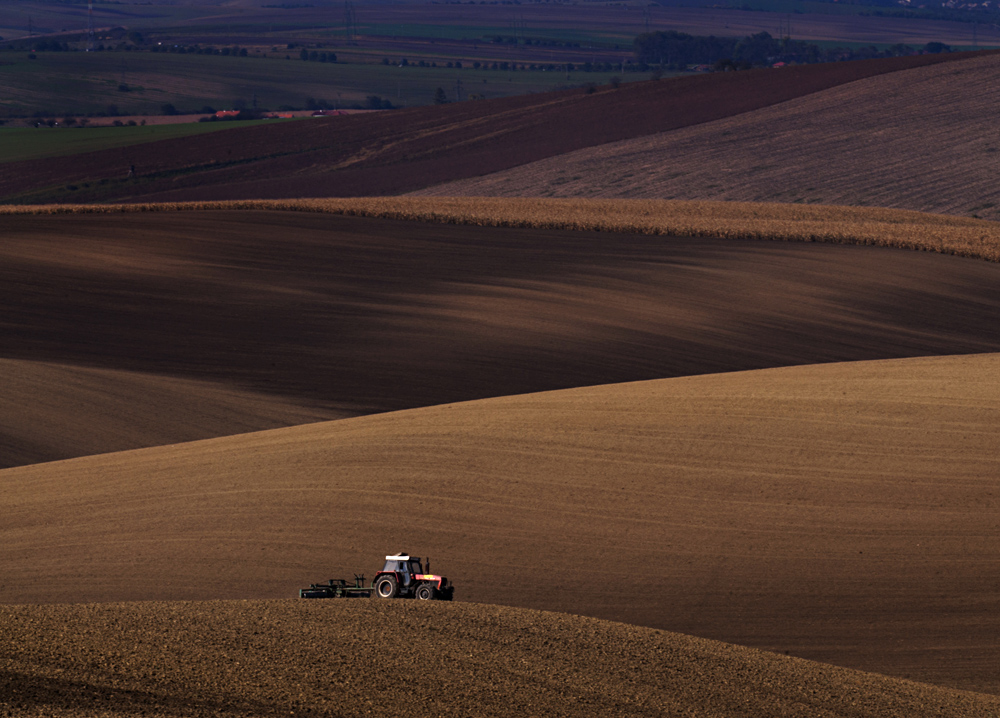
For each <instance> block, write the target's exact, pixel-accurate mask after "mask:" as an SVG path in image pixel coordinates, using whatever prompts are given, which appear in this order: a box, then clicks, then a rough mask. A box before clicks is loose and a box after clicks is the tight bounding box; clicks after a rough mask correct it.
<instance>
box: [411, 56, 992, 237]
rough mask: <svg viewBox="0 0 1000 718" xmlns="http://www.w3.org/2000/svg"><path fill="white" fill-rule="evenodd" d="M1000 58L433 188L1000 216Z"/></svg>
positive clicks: (876, 80) (921, 71) (843, 89)
mask: <svg viewBox="0 0 1000 718" xmlns="http://www.w3.org/2000/svg"><path fill="white" fill-rule="evenodd" d="M998 70H1000V59H998V58H997V57H996V56H988V57H980V58H975V59H970V60H964V61H962V62H959V63H954V64H952V63H949V64H947V65H936V66H933V67H924V68H918V69H913V70H911V71H907V72H905V73H894V74H888V75H882V76H879V77H872V78H868V79H866V80H865V81H863V82H857V83H853V84H849V85H843V86H840V87H836V88H831V89H828V90H824V91H822V92H819V93H815V94H812V95H809V96H807V97H802V98H799V99H796V100H793V101H790V102H786V103H783V104H781V105H776V106H773V107H768V108H764V109H760V110H755V111H753V112H749V113H745V114H742V115H739V116H736V117H732V118H728V119H724V120H717V121H714V122H710V123H706V124H702V125H698V126H696V127H688V128H684V129H679V130H674V131H669V132H665V133H661V134H657V135H652V136H649V137H643V138H637V139H632V140H627V141H623V142H618V143H611V144H608V145H603V146H600V147H593V148H589V149H585V150H580V151H577V152H574V153H569V154H566V155H561V156H559V157H554V158H550V159H546V160H542V161H539V162H536V163H533V164H530V165H524V166H521V167H517V168H514V169H511V170H507V171H504V172H501V173H497V174H495V175H490V176H485V177H479V178H475V179H468V180H462V181H459V182H451V183H447V184H445V185H442V186H440V187H436V188H432V189H428V190H423V191H421V192H418V193H417V194H425V195H445V196H450V195H477V196H501V197H503V196H508V197H524V196H528V197H532V196H539V197H548V196H552V197H602V198H664V199H688V200H722V201H752V202H787V203H807V204H836V205H855V206H869V207H871V206H877V207H899V208H905V209H915V210H921V211H927V212H947V213H953V214H960V215H966V216H967V215H970V214H976V215H979V216H982V217H985V218H988V219H998V218H1000V195H998V193H997V190H996V183H995V181H994V178H995V175H996V163H997V160H996V158H997V156H998V155H997V153H998V152H1000V141H997V139H996V137H995V132H994V124H995V118H996V116H997V113H998V112H1000V90H998V89H997V88H996V87H995V86H994V85H993V84H992V83H989V82H985V81H984V80H985V78H988V77H992V76H994V75H995V74H996V73H997V71H998Z"/></svg>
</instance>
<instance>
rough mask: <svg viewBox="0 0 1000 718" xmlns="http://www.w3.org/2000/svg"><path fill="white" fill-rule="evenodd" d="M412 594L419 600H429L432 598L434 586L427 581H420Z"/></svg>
mask: <svg viewBox="0 0 1000 718" xmlns="http://www.w3.org/2000/svg"><path fill="white" fill-rule="evenodd" d="M414 595H415V596H416V597H417V599H418V600H420V601H430V600H432V599H433V598H434V586H433V585H432V584H429V583H422V584H420V585H419V586H417V592H416V593H415V594H414Z"/></svg>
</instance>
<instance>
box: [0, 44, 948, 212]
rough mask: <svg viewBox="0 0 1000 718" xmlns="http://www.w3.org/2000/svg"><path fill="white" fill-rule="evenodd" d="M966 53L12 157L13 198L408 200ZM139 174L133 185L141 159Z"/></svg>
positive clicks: (5, 179)
mask: <svg viewBox="0 0 1000 718" xmlns="http://www.w3.org/2000/svg"><path fill="white" fill-rule="evenodd" d="M958 57H961V55H959V54H955V55H921V56H914V57H904V58H890V59H884V60H873V61H860V62H844V63H830V64H823V65H804V66H799V67H790V68H784V69H782V70H780V71H778V70H759V71H751V72H741V73H714V74H710V75H700V76H691V77H683V78H675V79H671V80H662V81H659V82H653V81H650V82H636V83H628V84H626V85H623V86H621V87H620V88H617V89H614V88H611V87H610V86H605V87H602V88H599V89H598V90H597V91H595V92H593V93H587V92H586V91H584V90H583V89H577V90H567V91H564V92H555V93H545V94H539V95H531V96H527V97H515V98H506V99H500V100H489V101H470V102H461V103H457V104H452V105H444V106H436V107H425V108H417V109H412V110H403V111H392V112H381V113H377V114H374V115H365V116H351V117H336V118H329V119H328V120H315V121H309V122H291V123H282V124H279V125H264V126H259V127H249V128H241V129H235V130H229V131H225V132H216V133H211V134H210V135H205V136H201V137H191V138H184V139H176V140H170V141H165V142H155V143H150V144H145V145H139V146H132V147H127V148H119V149H115V150H109V151H105V152H97V153H87V154H81V155H74V156H72V157H55V158H49V159H44V160H33V161H26V162H16V163H9V164H6V165H4V172H3V175H2V177H0V199H2V200H4V201H7V202H15V203H16V202H21V203H25V202H27V203H45V202H55V201H76V202H86V201H112V200H115V201H138V200H143V199H149V200H205V199H246V198H287V197H329V196H363V195H386V194H398V193H402V192H407V191H412V190H417V189H421V188H424V187H429V186H432V185H437V184H441V183H443V182H447V181H451V180H455V179H460V178H466V177H475V176H479V175H483V174H488V173H491V172H496V171H500V170H504V169H508V168H511V167H516V166H518V165H522V164H526V163H529V162H533V161H536V160H539V159H543V158H546V157H554V156H557V155H560V154H563V153H566V152H571V151H574V150H578V149H581V148H584V147H593V146H596V145H601V144H605V143H608V142H615V141H619V140H625V139H631V138H636V137H643V136H646V135H651V134H655V133H658V132H663V131H665V130H672V129H678V128H682V127H689V126H692V125H696V124H700V123H704V122H709V121H712V120H717V119H720V118H725V117H731V116H733V115H738V114H740V113H743V112H749V111H751V110H755V109H760V108H762V107H768V106H770V105H774V104H776V103H780V102H785V101H788V100H792V99H795V98H798V97H802V96H804V95H808V94H810V93H813V92H817V91H819V90H823V89H827V88H830V87H836V86H838V85H842V84H845V83H849V82H853V81H856V80H860V79H863V78H867V77H872V76H876V75H881V74H884V73H889V72H896V71H902V70H907V69H909V68H914V67H922V66H925V65H929V64H937V63H942V62H943V63H950V62H952V61H953V60H954V59H955V58H958ZM133 165H134V166H135V168H136V172H137V174H138V177H137V178H135V179H128V178H127V174H128V171H129V168H130V167H131V166H133Z"/></svg>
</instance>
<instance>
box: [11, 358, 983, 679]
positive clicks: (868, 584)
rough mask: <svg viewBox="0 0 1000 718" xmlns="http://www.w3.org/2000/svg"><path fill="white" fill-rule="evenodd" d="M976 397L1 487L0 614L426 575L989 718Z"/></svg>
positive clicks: (539, 431) (443, 411)
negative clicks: (417, 561)
mask: <svg viewBox="0 0 1000 718" xmlns="http://www.w3.org/2000/svg"><path fill="white" fill-rule="evenodd" d="M998 371H1000V355H997V354H991V355H977V356H968V357H950V358H926V359H910V360H896V361H881V362H852V363H845V364H833V365H823V366H811V367H790V368H783V369H771V370H764V371H757V372H749V373H730V374H721V375H709V376H701V377H683V378H677V379H667V380H659V381H654V382H639V383H631V384H626V385H616V386H603V387H594V388H583V389H574V390H568V391H563V392H551V393H543V394H538V395H527V396H515V397H504V398H497V399H491V400H483V401H478V402H469V403H462V404H448V405H442V406H438V407H430V408H425V409H417V410H411V411H407V412H398V413H390V414H383V415H379V416H369V417H360V418H354V419H345V420H341V421H336V422H327V423H320V424H312V425H309V426H304V427H293V428H287V429H277V430H272V431H268V432H263V433H256V434H244V435H241V436H236V437H226V438H220V439H213V440H208V441H204V442H194V443H189V444H180V445H176V446H167V447H158V448H151V449H143V450H138V451H133V452H124V453H118V454H109V455H105V456H100V457H87V458H80V459H73V460H70V461H65V462H58V463H52V464H42V465H36V466H29V467H20V468H11V469H5V470H3V471H2V472H0V502H2V505H3V506H4V507H5V511H4V522H3V524H2V526H0V542H2V544H3V546H4V551H3V552H2V554H0V575H2V576H3V580H2V586H0V602H2V603H47V602H87V601H119V600H140V599H143V600H146V599H156V600H178V599H217V598H227V599H242V598H277V597H294V596H296V595H297V589H298V588H300V587H302V586H307V585H309V583H311V582H316V581H321V580H326V579H327V578H331V577H338V576H339V577H348V578H349V577H350V576H351V575H352V573H354V572H362V571H364V572H365V573H367V574H368V576H369V577H370V576H371V575H372V572H373V571H374V570H375V569H376V568H377V567H378V565H379V563H380V560H381V558H382V556H383V555H384V554H386V553H390V552H395V551H398V550H408V551H412V552H413V553H415V554H417V555H426V553H428V552H431V553H432V555H431V558H432V559H433V567H434V570H435V571H436V572H438V573H443V574H445V575H447V576H448V577H449V578H451V579H452V580H453V581H454V582H455V584H456V585H457V587H458V588H457V593H456V598H457V600H460V601H474V602H490V603H499V604H508V605H514V606H522V607H532V608H544V609H547V610H555V611H561V612H570V613H579V614H585V615H592V616H596V617H600V618H610V619H615V620H621V621H626V622H629V623H635V624H640V625H647V626H652V627H656V628H662V629H668V630H672V631H679V632H682V633H689V634H693V635H700V636H704V637H710V638H717V639H721V640H725V641H729V642H734V643H740V644H744V645H750V646H756V647H761V648H767V649H771V650H774V651H777V652H785V651H788V652H789V654H790V655H793V656H799V657H806V658H814V659H819V660H822V661H828V662H831V663H835V664H839V665H844V666H849V667H857V668H863V669H866V670H872V671H876V672H879V673H886V674H891V675H896V676H904V677H905V676H908V677H912V678H914V679H917V680H924V681H929V682H935V683H939V684H942V685H950V686H952V687H960V688H971V689H976V690H982V691H992V692H997V691H1000V684H998V683H997V675H996V671H995V668H996V665H997V661H998V660H1000V611H998V610H997V609H998V598H997V596H998V591H997V578H996V572H995V571H994V570H993V569H994V568H995V566H996V565H997V561H998V560H1000V546H998V544H997V542H996V540H995V537H996V533H997V530H998V528H1000V525H998V516H1000V512H998V510H997V495H998V485H997V481H998V478H997V471H996V454H997V436H998V432H1000V387H998V384H997V382H996V380H995V379H996V376H997V372H998ZM56 527H58V529H57V530H56ZM230 660H232V661H238V660H239V658H238V657H236V656H232V658H231V659H230Z"/></svg>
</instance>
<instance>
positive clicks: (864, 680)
mask: <svg viewBox="0 0 1000 718" xmlns="http://www.w3.org/2000/svg"><path fill="white" fill-rule="evenodd" d="M0 621H2V622H3V625H4V629H5V630H4V632H3V634H0V714H3V715H46V716H55V717H57V718H62V717H63V716H80V715H101V716H109V717H114V718H117V717H118V716H135V715H157V716H193V717H194V716H263V715H285V716H287V715H300V716H348V715H351V716H357V715H375V714H378V715H385V714H395V713H398V712H399V707H400V706H406V711H405V713H406V715H411V716H417V717H422V716H443V715H449V716H450V715H454V716H497V715H517V716H529V715H530V716H542V715H558V716H594V715H614V716H691V715H699V716H707V715H711V716H717V717H718V718H730V717H731V718H736V717H740V718H743V717H744V716H748V715H754V716H762V717H763V716H802V717H804V718H813V717H814V716H818V715H823V716H830V717H831V718H833V717H837V716H843V717H847V716H850V717H852V718H860V717H863V716H870V717H871V718H895V717H899V718H913V716H930V715H933V716H940V717H942V718H948V717H954V718H979V717H982V718H986V717H988V716H995V715H997V712H998V711H1000V699H997V698H995V697H992V696H983V695H975V694H970V693H961V692H957V691H952V690H948V689H944V688H938V687H931V686H928V685H921V684H917V683H911V682H909V681H903V680H898V679H892V678H886V677H884V676H877V675H872V674H867V673H860V672H856V671H850V670H846V669H842V668H834V667H831V666H822V665H819V664H813V663H810V662H808V661H803V660H799V659H796V658H788V657H783V656H777V655H774V654H767V653H761V652H758V651H754V650H751V649H746V648H739V647H736V646H729V645H725V644H720V643H715V642H713V641H706V640H703V639H697V638H691V637H687V636H681V635H677V634H671V633H664V632H661V631H656V630H651V629H645V628H637V627H634V626H626V625H623V624H618V623H607V622H603V621H596V620H593V619H587V618H581V617H576V616H566V615H559V614H553V613H541V612H534V611H525V610H518V609H511V608H502V607H497V606H486V605H475V604H440V603H439V604H424V603H421V604H418V603H410V602H392V603H388V602H376V601H344V602H340V603H326V604H317V603H307V602H297V601H240V602H209V603H143V604H135V603H133V604H117V605H105V606H47V607H28V606H14V607H0ZM67 629H68V630H67Z"/></svg>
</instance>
